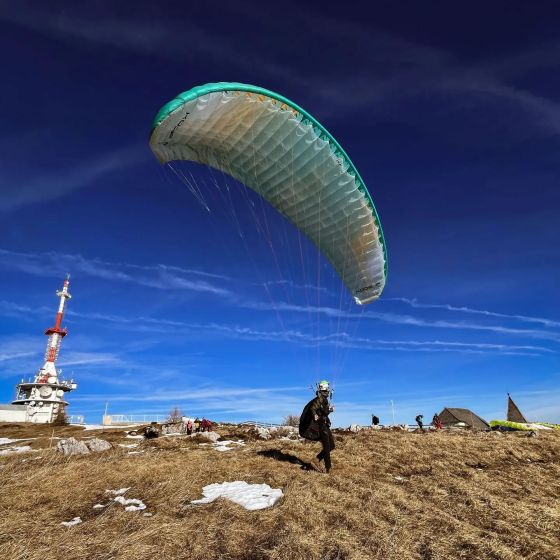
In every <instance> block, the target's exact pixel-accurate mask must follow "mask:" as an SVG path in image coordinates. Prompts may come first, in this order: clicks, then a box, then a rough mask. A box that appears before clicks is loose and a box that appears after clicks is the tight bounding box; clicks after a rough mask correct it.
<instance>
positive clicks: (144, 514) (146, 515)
mask: <svg viewBox="0 0 560 560" xmlns="http://www.w3.org/2000/svg"><path fill="white" fill-rule="evenodd" d="M142 515H143V516H144V517H152V515H153V513H143V514H142Z"/></svg>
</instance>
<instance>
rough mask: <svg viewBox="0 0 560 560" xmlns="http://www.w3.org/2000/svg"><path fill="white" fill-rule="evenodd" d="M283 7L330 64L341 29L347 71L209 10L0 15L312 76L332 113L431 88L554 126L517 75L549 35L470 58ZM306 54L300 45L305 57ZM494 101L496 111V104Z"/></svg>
mask: <svg viewBox="0 0 560 560" xmlns="http://www.w3.org/2000/svg"><path fill="white" fill-rule="evenodd" d="M287 9H288V11H290V8H287ZM225 10H226V14H227V16H229V17H231V18H232V20H234V19H235V18H243V21H253V22H254V24H255V25H259V26H261V25H262V18H261V16H260V15H259V13H258V12H255V10H254V9H253V6H252V5H251V4H250V3H246V2H237V3H236V4H235V7H234V8H228V7H227V6H226V7H225ZM291 10H292V11H297V13H298V18H299V19H300V20H301V21H307V22H308V23H309V25H305V24H304V27H305V28H306V34H307V38H308V44H309V45H311V49H310V51H311V53H313V52H315V51H314V50H313V45H317V47H316V48H317V49H321V53H320V55H322V56H327V57H328V55H329V54H330V53H332V54H333V55H338V57H337V56H333V64H335V65H336V63H337V60H338V59H340V58H342V57H341V55H340V51H341V45H340V41H339V37H341V36H344V37H345V41H344V45H343V47H342V48H343V49H344V48H347V49H348V51H347V53H348V56H352V57H353V61H354V64H353V65H352V67H351V68H352V71H350V70H349V67H348V65H347V64H344V65H342V64H340V65H336V66H335V67H334V69H333V68H332V67H331V66H330V65H327V67H325V66H323V65H313V64H305V65H301V64H298V61H295V60H293V58H290V56H293V53H290V52H289V49H286V48H284V46H283V44H282V42H280V41H279V42H277V44H276V45H271V44H270V43H269V42H267V43H266V48H263V49H260V48H258V47H259V45H258V44H257V45H254V44H252V43H250V42H247V41H245V40H244V39H243V38H242V37H237V36H236V35H230V36H226V35H224V34H223V33H218V32H217V31H216V30H215V29H213V26H212V19H211V18H210V19H208V18H205V19H202V18H199V19H197V17H196V16H195V17H193V18H192V19H190V18H189V19H186V20H183V21H181V23H180V24H179V23H177V22H176V21H174V20H172V19H170V18H167V17H166V14H165V13H161V12H158V16H159V17H158V21H157V25H154V22H153V21H152V20H150V21H148V19H147V18H146V17H143V15H142V14H127V18H126V19H124V18H118V17H116V16H114V17H112V18H111V17H110V16H109V17H107V16H104V17H100V16H99V14H98V13H96V12H95V10H91V8H88V7H87V6H86V7H82V8H81V9H80V10H75V11H72V13H69V12H67V11H62V10H59V11H58V12H57V11H56V10H53V9H46V8H45V9H42V8H40V7H37V5H32V4H29V3H22V2H19V3H18V4H17V6H15V5H14V7H11V8H10V9H5V10H3V11H2V13H1V14H0V20H2V21H5V22H9V23H12V24H17V25H20V26H23V27H25V28H27V29H32V30H35V31H39V32H41V33H47V34H50V35H52V36H55V37H57V38H65V39H71V40H79V41H86V42H91V43H95V44H100V45H109V46H112V47H116V48H120V49H125V50H129V51H133V52H137V53H142V54H150V55H154V56H157V57H169V58H173V60H177V58H178V57H180V58H187V59H190V58H193V57H201V56H202V57H205V58H206V59H210V60H214V61H216V62H219V63H222V64H224V63H225V64H227V65H229V66H230V67H232V68H235V69H236V70H237V72H238V73H242V74H248V75H253V73H254V68H255V67H258V68H259V72H260V73H261V75H263V76H265V77H267V78H268V79H270V80H273V81H274V82H278V83H287V84H290V85H291V86H292V87H293V88H300V89H301V90H302V91H307V90H310V89H311V88H310V87H309V86H310V84H313V86H314V87H313V88H312V91H313V96H314V98H315V99H319V100H321V101H323V103H322V105H323V111H324V112H329V111H330V112H331V116H332V117H336V116H337V115H340V114H341V113H342V112H343V111H344V110H354V111H355V110H360V109H361V108H363V107H368V108H369V109H371V110H378V111H383V114H384V116H385V118H388V117H389V118H390V117H391V116H392V118H396V119H398V118H402V117H400V111H399V112H388V111H387V110H386V109H387V105H393V104H394V102H395V99H400V100H402V99H406V98H413V99H414V98H415V99H421V98H423V97H424V96H426V95H429V96H431V97H434V96H438V97H439V98H440V99H441V103H442V105H443V106H444V107H455V108H458V109H460V110H461V111H463V112H464V111H465V110H469V108H468V107H467V109H465V99H470V100H474V101H476V103H475V106H476V105H478V104H479V103H487V104H488V106H490V104H491V106H492V108H493V110H492V115H493V118H494V119H496V120H498V119H500V115H503V117H502V122H503V123H504V124H505V125H507V126H508V127H509V128H514V127H515V128H516V130H518V131H519V133H523V131H524V130H525V131H526V129H527V128H528V125H529V126H530V128H531V129H532V130H533V131H534V132H535V133H539V132H540V133H541V134H543V133H544V134H545V135H555V136H557V135H558V134H560V105H559V104H558V103H556V101H555V100H551V99H548V98H546V97H543V96H542V95H538V94H536V93H534V92H532V91H529V90H528V89H523V88H521V87H519V86H518V85H516V84H518V83H519V80H517V78H518V77H519V75H520V74H521V75H523V74H524V73H527V72H530V71H531V70H532V69H535V68H542V67H543V66H545V67H550V68H552V67H554V66H557V60H558V57H554V55H553V53H557V52H558V50H559V45H558V44H557V43H552V44H547V45H544V46H543V47H542V48H532V49H530V50H528V51H526V52H519V53H514V54H508V55H505V56H503V57H502V59H495V60H493V61H492V62H491V63H489V64H488V63H486V64H485V63H480V62H479V61H478V60H477V61H476V62H474V63H472V64H468V63H465V62H463V60H462V59H460V58H459V57H457V56H456V55H455V54H454V53H453V52H450V51H446V50H444V49H441V48H434V47H432V46H430V45H427V44H422V43H419V42H417V41H411V40H408V39H406V38H404V37H402V36H398V35H396V34H394V33H388V32H385V31H383V30H382V29H380V28H376V27H375V26H372V25H371V23H368V24H367V25H366V24H362V23H361V22H359V21H352V20H349V19H345V18H343V17H342V18H340V17H336V18H335V17H332V16H329V15H328V14H327V13H326V12H324V11H323V12H318V11H316V10H313V9H311V8H306V7H305V6H302V5H301V3H299V4H297V6H296V5H295V4H292V7H291ZM282 25H283V23H282V22H280V21H279V23H278V25H277V26H275V24H274V20H273V19H272V18H270V21H269V23H268V27H267V28H265V29H267V31H268V33H266V35H267V36H268V35H269V34H274V33H278V34H280V33H281V32H282V30H283V28H282ZM185 37H187V38H188V40H186V39H185ZM264 52H266V55H264V54H263V53H264ZM325 53H326V54H325ZM317 54H319V53H317ZM305 56H306V53H305V54H303V58H304V59H305ZM356 67H359V68H362V72H355V71H354V69H355V68H356ZM326 68H328V70H327V69H326ZM514 69H515V70H514ZM333 72H335V73H336V75H337V76H338V79H337V80H334V81H333V80H332V79H331V76H332V74H333ZM514 78H515V80H514ZM496 101H498V102H499V103H496ZM507 105H510V106H513V107H515V108H517V109H518V110H519V113H520V117H524V118H519V119H511V118H510V114H509V112H508V107H507ZM502 106H503V107H504V109H503V112H502V111H500V108H501V107H502ZM474 110H476V109H474ZM525 134H526V132H525Z"/></svg>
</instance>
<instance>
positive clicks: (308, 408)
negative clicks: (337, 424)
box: [299, 381, 335, 473]
mask: <svg viewBox="0 0 560 560" xmlns="http://www.w3.org/2000/svg"><path fill="white" fill-rule="evenodd" d="M330 394H331V390H330V386H329V382H328V381H321V382H320V383H319V384H318V385H317V391H316V393H315V395H316V396H315V398H314V399H312V400H310V401H309V402H308V403H307V404H306V405H305V408H304V409H303V412H302V414H301V418H300V425H299V433H300V435H301V436H302V437H305V438H307V439H310V440H312V441H320V442H321V446H322V449H321V451H320V452H319V453H318V454H317V459H316V461H313V462H312V465H313V466H314V467H315V468H316V469H317V470H319V471H320V470H321V467H320V465H319V463H320V462H321V461H323V460H324V461H325V471H326V472H327V473H328V472H329V471H330V470H331V467H332V464H331V451H333V450H334V447H335V446H334V438H333V435H332V432H331V421H330V419H329V414H330V413H331V412H333V410H334V407H333V406H331V404H330V403H329V397H330Z"/></svg>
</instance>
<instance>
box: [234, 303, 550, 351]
mask: <svg viewBox="0 0 560 560" xmlns="http://www.w3.org/2000/svg"><path fill="white" fill-rule="evenodd" d="M243 305H245V306H246V307H249V308H251V309H256V310H261V311H290V312H294V313H306V314H308V313H309V312H310V311H311V312H312V313H314V314H316V313H321V314H322V315H325V316H327V317H331V318H341V319H356V320H364V319H366V320H367V319H373V320H378V321H383V322H385V323H391V324H394V325H406V326H413V327H426V328H433V329H453V330H475V331H476V330H478V331H488V332H494V333H499V334H506V335H514V336H520V337H529V338H537V339H542V340H551V341H554V342H560V333H558V332H553V331H546V330H542V329H518V328H513V327H507V326H502V325H490V324H483V323H472V322H468V321H449V320H440V319H435V320H431V319H424V318H422V317H414V316H412V315H403V314H401V313H393V312H381V311H362V312H361V313H352V312H349V311H345V310H341V309H338V308H334V307H328V306H320V307H310V306H303V305H297V304H291V303H286V302H275V304H274V306H272V305H271V304H269V303H263V302H252V301H245V302H244V303H243Z"/></svg>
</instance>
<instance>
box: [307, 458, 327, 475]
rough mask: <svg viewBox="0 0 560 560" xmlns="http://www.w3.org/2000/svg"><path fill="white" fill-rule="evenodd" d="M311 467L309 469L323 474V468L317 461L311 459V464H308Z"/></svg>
mask: <svg viewBox="0 0 560 560" xmlns="http://www.w3.org/2000/svg"><path fill="white" fill-rule="evenodd" d="M309 464H310V465H311V468H312V469H313V470H315V471H317V472H320V473H324V472H325V471H324V469H323V466H322V465H321V463H319V461H318V460H317V459H311V462H310V463H309Z"/></svg>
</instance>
